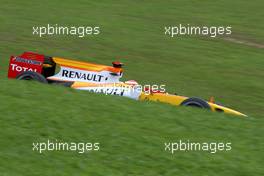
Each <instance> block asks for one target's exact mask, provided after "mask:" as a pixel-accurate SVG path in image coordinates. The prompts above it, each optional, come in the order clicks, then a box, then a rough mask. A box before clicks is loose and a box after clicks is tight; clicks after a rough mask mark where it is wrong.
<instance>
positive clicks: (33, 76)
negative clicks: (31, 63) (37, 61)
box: [16, 71, 48, 84]
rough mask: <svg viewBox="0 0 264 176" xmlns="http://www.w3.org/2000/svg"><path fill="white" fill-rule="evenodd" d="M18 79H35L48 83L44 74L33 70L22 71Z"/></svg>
mask: <svg viewBox="0 0 264 176" xmlns="http://www.w3.org/2000/svg"><path fill="white" fill-rule="evenodd" d="M16 79H18V80H34V81H38V82H41V83H45V84H47V83H48V81H47V79H46V78H45V77H44V76H42V75H41V74H39V73H37V72H32V71H25V72H22V73H20V74H18V75H17V77H16Z"/></svg>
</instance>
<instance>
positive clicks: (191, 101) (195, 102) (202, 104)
mask: <svg viewBox="0 0 264 176" xmlns="http://www.w3.org/2000/svg"><path fill="white" fill-rule="evenodd" d="M181 106H191V107H197V108H203V109H210V106H209V104H208V103H207V102H206V101H204V100H202V99H200V98H196V97H192V98H188V99H186V100H184V101H183V102H182V103H181Z"/></svg>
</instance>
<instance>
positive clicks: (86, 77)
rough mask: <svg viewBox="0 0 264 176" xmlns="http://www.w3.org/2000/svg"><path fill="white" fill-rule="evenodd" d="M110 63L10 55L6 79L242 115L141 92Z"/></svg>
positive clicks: (213, 105)
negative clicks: (124, 79)
mask: <svg viewBox="0 0 264 176" xmlns="http://www.w3.org/2000/svg"><path fill="white" fill-rule="evenodd" d="M112 64H113V66H106V65H100V64H93V63H89V62H80V61H74V60H70V59H64V58H60V57H49V56H45V55H42V54H37V53H32V52H24V53H23V54H22V55H20V56H11V58H10V63H9V72H8V77H9V78H15V79H19V80H36V81H39V82H42V83H50V84H62V85H65V86H68V87H71V88H74V89H79V90H87V91H92V92H96V93H104V94H107V95H119V96H124V97H129V98H132V99H135V100H140V101H158V102H163V103H169V104H172V105H176V106H193V107H199V108H204V109H209V110H211V111H214V112H223V113H228V114H233V115H239V116H246V115H245V114H242V113H240V112H238V111H235V110H233V109H230V108H227V107H224V106H222V105H219V104H216V103H214V100H213V98H211V99H210V100H209V101H205V100H203V99H200V98H196V97H191V98H189V97H186V96H180V95H174V94H169V93H167V92H165V91H159V90H152V89H145V88H142V86H141V85H139V84H138V83H137V82H136V81H133V80H130V81H126V82H121V81H120V78H121V77H122V75H123V68H122V66H123V64H122V63H120V62H113V63H112Z"/></svg>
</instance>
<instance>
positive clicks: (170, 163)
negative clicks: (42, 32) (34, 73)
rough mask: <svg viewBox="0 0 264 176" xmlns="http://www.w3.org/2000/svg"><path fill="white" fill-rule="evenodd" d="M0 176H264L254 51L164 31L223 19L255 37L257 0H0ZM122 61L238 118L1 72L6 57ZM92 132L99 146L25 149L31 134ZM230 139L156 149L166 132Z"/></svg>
mask: <svg viewBox="0 0 264 176" xmlns="http://www.w3.org/2000/svg"><path fill="white" fill-rule="evenodd" d="M0 3H1V5H0V22H1V23H0V58H1V59H0V84H1V85H0V112H1V115H0V129H1V138H0V175H151V176H153V175H263V173H264V170H263V166H262V165H263V164H262V163H263V158H264V157H263V134H264V133H263V122H264V121H263V120H264V118H263V113H264V108H263V107H264V103H263V99H264V95H263V92H264V81H263V78H264V67H263V65H264V60H263V55H264V51H263V49H261V48H256V47H253V46H247V45H245V44H237V43H231V42H229V41H226V40H224V39H223V38H216V39H211V38H206V37H194V36H181V37H175V38H170V37H168V36H165V35H164V26H169V25H178V24H179V23H182V24H192V25H216V26H217V25H231V26H232V31H233V35H232V36H231V37H233V38H236V39H239V40H242V41H249V42H253V43H258V44H262V45H263V43H264V41H263V37H264V32H263V27H264V23H263V19H262V18H263V15H264V13H263V8H262V6H263V2H262V1H261V0H254V1H248V2H247V1H243V2H242V1H240V0H234V1H232V2H230V1H227V0H221V1H217V2H215V1H209V0H205V1H202V2H195V1H183V0H178V1H173V0H170V1H166V2H165V1H164V2H163V1H158V0H154V1H128V0H126V1H109V0H108V1H106V0H103V1H98V2H93V1H91V2H89V1H86V0H80V1H78V2H75V1H70V0H66V1H64V2H63V3H61V1H58V0H54V1H50V2H41V1H39V2H37V1H32V0H29V1H18V0H13V1H12V0H11V1H7V0H1V1H0ZM47 23H49V24H61V25H76V26H80V25H98V26H100V27H101V34H100V35H99V36H93V37H86V38H77V37H71V36H67V37H66V36H55V37H43V38H39V37H37V36H33V35H32V27H33V26H40V25H46V24H47ZM23 51H35V52H39V53H44V54H46V55H51V56H60V57H66V58H74V59H76V60H84V61H92V62H96V63H102V64H108V63H109V64H110V63H111V61H113V60H115V59H114V58H118V59H120V60H121V61H122V62H124V63H125V64H126V67H125V69H126V70H125V75H124V78H123V80H128V79H135V80H137V81H138V82H140V83H143V84H148V83H158V84H166V88H167V90H168V91H169V92H177V93H178V94H182V95H186V96H198V97H201V98H205V99H207V98H208V97H210V96H215V98H216V100H217V101H220V102H221V103H222V104H224V105H227V106H228V107H231V108H234V109H236V110H239V111H241V112H243V113H245V114H247V115H249V117H248V118H239V117H235V116H228V115H224V114H217V113H211V112H207V111H200V110H196V109H190V108H182V107H181V108H177V107H174V106H170V105H166V104H160V103H149V102H137V101H133V100H130V99H126V98H121V97H112V96H104V95H97V94H91V93H88V92H80V91H75V90H71V89H67V88H62V87H56V86H48V85H41V84H37V83H31V82H19V81H15V80H8V79H7V78H6V75H7V68H8V59H9V57H10V55H18V54H20V53H22V52H23ZM47 139H51V140H55V139H58V140H63V141H68V142H70V141H76V142H82V141H83V142H100V144H101V145H100V146H101V147H100V151H99V152H92V153H88V154H77V153H75V152H63V151H60V152H46V153H44V154H38V153H37V152H33V151H32V142H37V141H40V142H41V141H46V140H47ZM180 139H182V140H188V139H189V140H191V141H194V142H215V141H218V142H219V141H220V142H221V141H224V142H229V141H230V142H232V150H231V151H230V152H219V153H216V154H209V153H207V152H176V153H175V154H174V155H172V154H170V153H168V152H165V151H164V142H170V141H171V142H173V141H178V140H180Z"/></svg>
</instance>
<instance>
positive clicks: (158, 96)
mask: <svg viewBox="0 0 264 176" xmlns="http://www.w3.org/2000/svg"><path fill="white" fill-rule="evenodd" d="M186 99H188V97H185V96H179V95H172V94H168V93H151V94H146V93H145V92H142V93H141V95H140V97H139V100H142V101H144V100H147V101H157V102H162V103H168V104H171V105H176V106H180V105H181V103H182V102H183V101H184V100H186ZM207 103H208V104H209V106H210V108H211V110H212V111H214V112H224V113H227V114H233V115H239V116H246V115H245V114H242V113H240V112H238V111H235V110H233V109H230V108H227V107H224V106H221V105H218V104H215V103H211V102H207Z"/></svg>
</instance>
